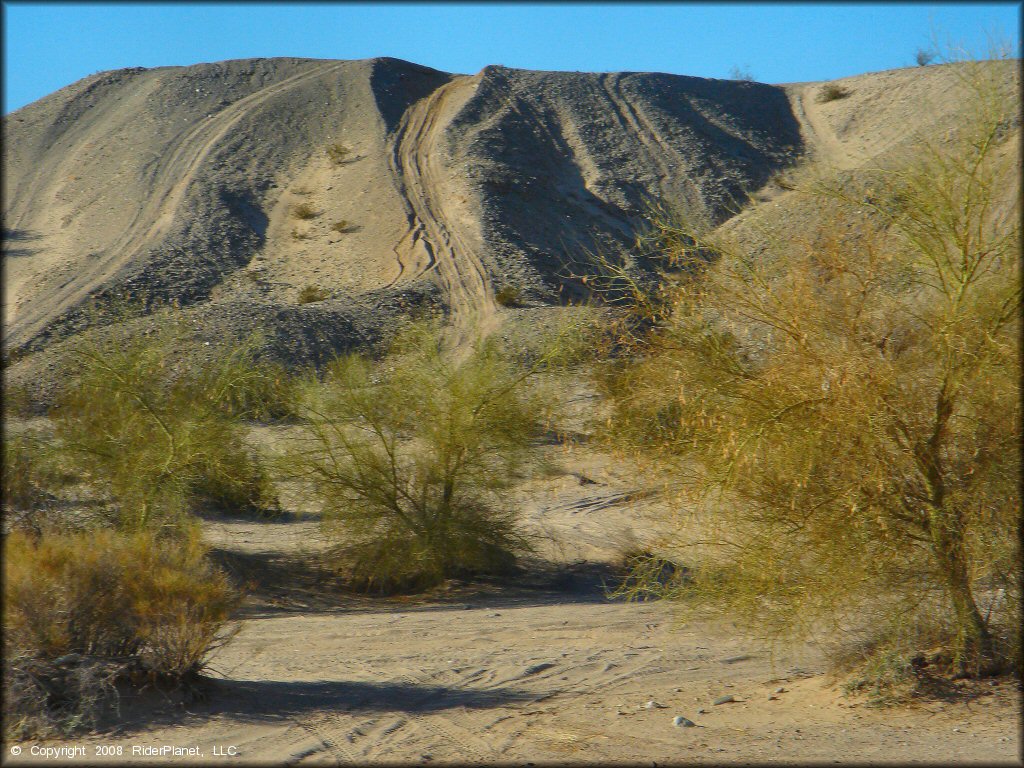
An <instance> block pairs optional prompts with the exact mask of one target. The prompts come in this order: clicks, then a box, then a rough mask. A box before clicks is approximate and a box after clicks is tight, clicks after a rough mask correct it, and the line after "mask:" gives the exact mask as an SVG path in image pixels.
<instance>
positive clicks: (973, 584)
mask: <svg viewBox="0 0 1024 768" xmlns="http://www.w3.org/2000/svg"><path fill="white" fill-rule="evenodd" d="M1004 66H1006V67H1009V66H1010V63H1009V62H1007V63H1005V65H1004V64H1003V63H1000V62H990V63H987V64H985V63H969V64H964V65H962V68H961V69H960V70H958V71H959V72H961V74H962V75H963V81H962V83H961V85H962V87H963V88H964V92H963V103H964V104H969V105H970V106H969V107H968V108H965V112H964V113H963V115H962V118H963V119H962V123H961V126H960V130H959V132H958V133H957V134H956V136H955V137H951V138H950V140H949V141H948V142H943V143H933V142H930V141H929V140H927V139H926V138H924V137H921V138H920V140H919V142H918V150H917V152H916V154H914V155H913V156H910V157H907V158H905V159H904V160H903V162H901V163H899V164H894V165H892V166H890V167H887V168H885V169H882V170H879V171H878V172H869V173H865V174H862V175H861V176H860V177H859V178H855V179H853V180H852V181H851V180H849V179H846V180H840V181H837V182H835V183H821V184H818V185H816V186H814V187H811V188H805V189H804V190H803V193H805V194H811V195H814V199H815V200H816V201H817V203H818V205H819V210H820V220H819V222H818V224H817V227H816V228H815V229H814V230H813V231H811V232H808V233H807V236H806V237H803V238H800V239H799V240H797V239H795V238H794V239H793V240H790V241H787V242H779V241H775V242H773V243H770V244H769V246H768V248H767V249H766V250H765V251H764V252H759V253H751V252H750V251H748V250H746V249H745V248H744V247H742V246H741V245H740V244H739V243H738V242H737V241H736V240H734V239H730V238H729V237H728V236H727V235H726V234H723V233H721V232H719V233H717V234H710V235H709V234H706V233H703V232H702V231H700V230H699V229H697V228H691V229H690V230H685V229H684V230H683V234H685V237H681V238H679V237H676V238H675V242H676V244H677V245H676V248H675V250H674V253H673V254H672V258H673V259H674V262H675V270H676V274H678V275H680V279H679V280H678V281H677V282H676V283H675V287H674V289H673V292H672V294H671V296H672V301H671V311H670V312H668V313H667V315H664V316H662V317H661V318H659V323H658V327H656V328H655V329H653V330H651V331H649V332H647V333H646V335H645V336H644V337H643V338H642V339H641V340H640V342H641V343H638V344H637V348H638V349H639V350H640V352H639V353H638V355H637V356H636V357H635V358H634V359H633V360H631V361H629V362H620V363H618V364H617V366H616V367H614V368H613V369H612V370H611V371H610V372H609V374H608V378H607V379H605V380H604V383H605V385H606V386H607V387H608V391H609V392H610V393H611V394H612V396H613V398H614V401H615V404H616V405H615V407H616V414H615V416H614V417H613V418H612V420H611V423H612V424H613V426H614V430H615V432H616V439H618V440H619V441H621V444H624V445H626V446H628V447H629V448H630V449H632V450H636V451H637V452H638V453H639V454H640V455H642V456H646V457H650V458H653V459H654V460H655V461H656V463H657V465H658V466H664V467H670V468H671V469H672V471H673V472H675V473H676V478H677V479H678V481H679V485H680V490H681V492H682V493H683V494H684V495H685V496H686V497H687V498H688V499H689V500H690V501H691V507H690V510H691V511H690V513H689V514H688V515H686V516H680V518H678V519H679V520H681V521H682V523H683V525H681V527H680V529H679V531H680V533H679V535H678V536H677V537H676V538H674V539H672V540H670V541H668V542H665V546H667V547H670V548H675V549H678V550H680V553H679V554H678V555H677V556H678V557H680V558H681V559H682V561H683V562H686V563H687V565H688V566H690V567H691V569H692V571H691V576H692V578H691V580H690V581H689V582H687V583H686V584H682V585H677V586H673V587H671V588H669V589H667V590H662V593H663V594H669V595H671V596H675V597H679V598H682V599H683V602H684V604H686V605H689V606H691V607H694V608H696V607H697V606H714V607H717V608H719V609H722V610H726V611H729V612H733V613H735V614H737V615H742V616H743V617H744V619H745V621H746V622H747V623H748V626H751V627H758V628H760V630H761V631H763V632H764V633H765V634H766V635H767V636H769V637H776V638H777V637H784V636H787V635H789V636H794V635H796V636H803V637H806V636H807V635H808V634H809V633H812V632H813V631H814V630H815V628H817V629H821V628H822V627H825V628H827V629H828V630H830V631H839V630H841V629H842V628H843V627H847V628H848V627H850V626H856V625H864V624H865V623H868V624H871V625H874V626H878V625H879V624H880V623H883V622H886V621H888V619H890V618H892V617H899V616H906V617H910V616H916V615H920V614H919V610H920V608H921V607H922V606H927V607H928V609H929V612H930V614H931V615H933V616H936V617H938V618H939V619H940V621H938V624H940V625H941V626H943V627H945V630H944V632H943V641H944V643H945V644H946V645H947V647H948V648H949V649H950V656H951V659H952V665H953V667H955V670H956V672H957V673H958V674H967V673H984V672H987V671H992V670H995V669H997V668H999V666H1000V664H1002V663H1005V662H1006V661H1007V659H1006V657H1005V656H1003V655H1002V654H1001V653H1000V651H999V648H998V647H997V646H998V645H999V643H997V642H996V637H997V636H999V635H1000V633H1002V632H1004V630H1003V629H998V630H997V629H996V628H997V627H1009V629H1006V630H1005V632H1008V633H1009V640H1008V643H1006V645H1007V646H1008V647H1011V648H1012V647H1017V648H1018V649H1019V639H1014V638H1019V632H1018V630H1017V629H1016V628H1014V626H1015V625H1014V624H1013V622H1014V621H1016V620H1017V619H1019V604H1020V588H1019V582H1018V580H1017V577H1016V575H1015V574H1017V573H1019V569H1020V566H1021V558H1020V548H1019V545H1018V540H1017V537H1016V535H1015V533H1016V531H1018V529H1019V524H1020V484H1019V476H1020V470H1021V466H1020V454H1019V451H1018V450H1017V446H1019V444H1020V440H1021V404H1020V398H1019V380H1020V373H1021V369H1020V347H1019V334H1020V310H1021V283H1020V273H1019V265H1020V262H1019V259H1020V236H1019V224H1018V221H1019V214H1020V209H1019V203H1020V199H1019V194H1020V193H1019V189H1020V188H1019V184H1020V180H1019V177H1018V176H1017V165H1016V164H1017V162H1018V160H1019V158H1018V156H1017V155H1016V153H1015V152H1012V151H1011V152H1008V153H1006V152H1004V150H1005V149H1007V148H1008V145H1006V144H1005V142H1001V140H1000V136H1003V135H1004V134H1005V130H1004V129H1005V125H1006V124H1007V121H1008V120H1011V119H1012V115H1013V112H1014V111H1015V110H1016V108H1017V107H1016V105H1017V103H1018V102H1017V98H1018V97H1016V96H1015V94H1014V93H1013V92H1012V86H1011V88H1009V89H1007V88H1004V87H1003V84H1004V83H1006V82H1008V81H1009V79H1008V78H1006V79H1001V78H1002V77H1003V75H1005V74H1006V73H1007V72H1008V71H1010V70H1009V69H1004V68H1003V67H1004ZM672 228H674V229H673V231H675V232H677V233H678V224H677V223H673V224H672ZM674 237H675V236H674ZM634 327H638V326H634ZM673 551H674V550H673ZM652 588H655V589H656V588H657V585H652ZM1000 590H1002V594H1003V595H1005V600H1004V601H1003V602H1002V603H993V604H992V605H991V606H990V607H989V609H988V610H983V608H982V607H981V606H983V604H982V603H980V601H979V595H981V594H982V593H986V594H987V593H989V592H999V591H1000ZM689 598H693V599H692V600H689ZM892 625H893V626H897V628H898V630H899V631H898V632H896V633H895V634H892V635H890V638H889V641H887V642H888V647H880V648H879V649H878V651H877V653H875V654H874V655H873V656H872V658H876V659H882V658H887V657H886V654H887V653H888V652H889V650H891V649H892V647H894V645H895V639H894V638H904V639H906V638H908V637H911V636H912V634H913V632H915V631H916V625H915V623H914V622H905V623H903V624H902V625H899V624H898V623H892ZM889 662H892V663H893V664H895V662H893V661H892V659H891V658H890V659H889ZM889 662H886V663H889ZM890 666H891V665H890ZM897 666H899V665H898V664H897Z"/></svg>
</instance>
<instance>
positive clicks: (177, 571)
mask: <svg viewBox="0 0 1024 768" xmlns="http://www.w3.org/2000/svg"><path fill="white" fill-rule="evenodd" d="M4 555H5V557H4V608H3V615H4V667H5V668H4V688H5V691H4V693H5V696H4V720H5V724H6V725H5V731H6V733H7V735H8V736H13V737H22V738H23V737H26V736H32V735H47V734H53V733H55V732H56V733H66V732H68V731H69V730H74V729H76V728H78V727H83V726H84V727H89V726H91V725H94V724H95V721H96V718H97V717H98V716H99V714H100V710H101V709H102V708H103V706H105V705H106V704H109V703H110V700H111V697H112V696H113V695H115V688H114V683H115V682H119V681H128V680H129V679H130V680H131V681H132V682H134V683H136V684H139V683H141V682H143V681H150V682H152V683H159V684H161V685H171V686H184V685H188V684H190V683H191V682H192V681H194V680H195V678H196V676H197V675H198V674H199V672H200V671H201V670H202V669H203V667H204V665H205V664H206V660H207V658H208V656H209V654H210V653H211V651H212V650H213V649H215V648H216V647H218V645H220V644H221V643H222V642H224V641H225V640H226V638H227V637H228V636H230V631H229V626H228V619H229V615H230V612H231V611H232V609H233V608H234V607H235V605H236V602H237V596H236V594H235V592H234V591H233V589H232V588H231V586H230V584H229V583H228V581H227V579H226V578H225V576H224V575H223V574H222V573H221V572H219V571H218V570H216V569H215V568H214V567H213V566H212V565H211V564H210V563H209V561H208V560H206V557H205V549H204V547H203V546H202V544H201V542H200V538H199V536H198V533H197V532H195V531H193V532H190V533H188V534H186V535H180V536H175V537H161V536H158V535H157V534H156V533H154V532H152V531H136V532H133V533H120V532H116V531H113V530H93V531H87V532H79V533H55V532H50V533H47V534H46V535H44V536H42V537H36V536H30V535H27V534H24V533H20V532H13V533H10V534H8V536H7V537H6V540H5V542H4Z"/></svg>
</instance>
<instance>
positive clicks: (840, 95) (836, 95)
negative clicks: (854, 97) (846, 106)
mask: <svg viewBox="0 0 1024 768" xmlns="http://www.w3.org/2000/svg"><path fill="white" fill-rule="evenodd" d="M849 95H850V92H849V91H848V90H847V89H846V88H843V86H841V85H838V84H836V83H828V84H826V85H823V86H822V87H821V90H820V91H818V95H817V97H816V98H815V101H817V102H818V103H819V104H827V103H828V102H830V101H837V100H839V99H845V98H846V97H847V96H849Z"/></svg>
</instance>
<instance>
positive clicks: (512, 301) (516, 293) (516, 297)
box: [494, 285, 523, 307]
mask: <svg viewBox="0 0 1024 768" xmlns="http://www.w3.org/2000/svg"><path fill="white" fill-rule="evenodd" d="M522 295H523V292H522V291H521V290H520V289H519V288H517V287H516V286H514V285H503V286H502V287H501V288H499V289H498V290H497V291H496V292H495V294H494V300H495V301H496V302H498V303H499V304H500V305H501V306H503V307H517V306H519V301H520V299H521V298H522Z"/></svg>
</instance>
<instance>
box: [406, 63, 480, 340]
mask: <svg viewBox="0 0 1024 768" xmlns="http://www.w3.org/2000/svg"><path fill="white" fill-rule="evenodd" d="M477 83H478V79H477V78H475V77H466V76H457V77H454V78H453V79H452V80H450V81H449V82H448V83H445V84H444V85H442V86H441V87H440V88H438V89H437V90H435V91H434V92H433V93H431V94H430V95H429V96H426V97H425V98H423V99H420V100H419V101H418V102H416V103H415V104H413V105H412V106H411V107H410V108H409V109H407V110H406V112H405V114H404V115H402V119H401V121H400V122H399V125H398V128H397V129H396V131H395V135H394V137H393V139H392V142H391V152H390V154H389V158H388V161H389V163H390V165H391V168H392V171H393V173H394V174H395V177H396V179H397V180H398V182H399V184H400V186H401V190H402V192H403V193H404V197H405V199H406V201H407V202H408V205H409V207H410V213H409V232H408V233H407V234H406V236H405V237H404V238H403V239H402V241H401V242H400V243H399V245H398V246H396V251H395V252H396V255H399V269H400V273H404V272H405V271H406V266H407V265H406V263H405V260H404V259H403V258H402V256H401V255H400V254H404V255H407V256H409V257H411V256H412V255H413V254H412V250H413V248H415V247H416V245H417V244H422V245H423V246H424V247H425V248H426V251H427V254H428V256H429V261H428V262H427V264H425V265H422V266H421V267H420V269H419V271H418V272H417V273H416V274H414V275H412V276H411V277H412V278H416V277H418V276H420V275H422V274H425V273H426V272H429V271H434V272H435V273H436V275H437V277H438V280H439V281H440V283H441V288H442V290H443V291H444V293H445V295H446V297H447V299H448V304H449V307H450V310H451V313H452V319H453V324H454V325H456V326H457V327H460V328H461V329H462V330H467V329H468V326H469V325H471V324H472V323H473V321H474V320H478V321H480V322H481V323H486V321H487V320H488V319H489V318H491V317H493V316H494V314H495V311H496V306H495V303H494V297H493V292H492V290H491V284H490V280H489V278H488V276H487V272H486V270H485V268H484V265H483V263H482V262H481V260H480V257H479V255H478V254H477V253H476V252H475V249H474V248H473V247H472V246H470V244H469V242H467V239H466V237H465V236H464V235H463V233H462V232H461V231H460V229H461V226H460V223H459V222H458V221H456V218H455V217H454V216H452V215H451V212H450V210H449V209H448V207H447V206H446V201H445V196H446V195H447V194H448V190H446V189H445V173H446V169H445V168H444V165H443V156H442V152H443V149H442V148H443V139H444V136H445V129H446V128H447V127H448V125H449V124H450V123H451V120H452V118H453V117H454V116H455V115H456V114H458V111H459V109H460V108H461V106H462V105H463V104H465V102H466V101H467V100H468V99H469V98H470V97H471V96H472V95H473V91H474V90H475V88H476V85H477ZM412 260H413V259H412V258H410V259H409V261H410V262H411V261H412Z"/></svg>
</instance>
